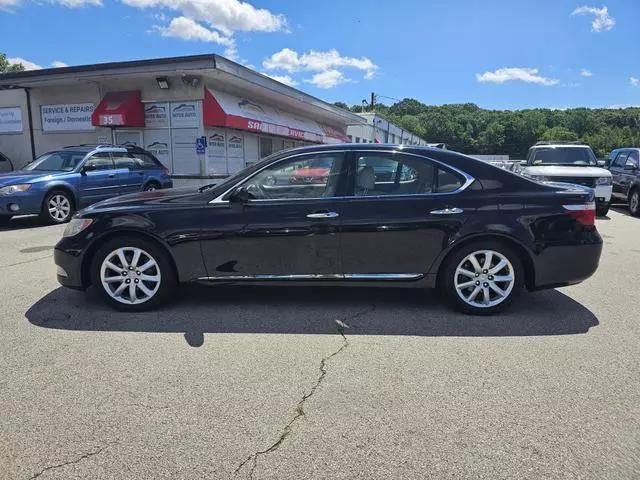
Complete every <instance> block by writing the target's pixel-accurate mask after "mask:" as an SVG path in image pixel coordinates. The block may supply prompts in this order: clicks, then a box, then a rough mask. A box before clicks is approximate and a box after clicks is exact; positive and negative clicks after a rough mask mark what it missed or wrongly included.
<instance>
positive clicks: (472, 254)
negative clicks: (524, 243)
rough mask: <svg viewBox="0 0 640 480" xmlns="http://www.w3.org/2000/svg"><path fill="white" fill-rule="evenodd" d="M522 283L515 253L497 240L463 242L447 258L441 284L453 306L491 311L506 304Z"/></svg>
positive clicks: (468, 310)
mask: <svg viewBox="0 0 640 480" xmlns="http://www.w3.org/2000/svg"><path fill="white" fill-rule="evenodd" d="M523 285H524V271H523V267H522V262H521V261H520V258H519V257H518V255H517V253H516V252H515V251H514V250H513V249H512V248H511V247H509V246H508V245H506V244H503V243H501V242H498V241H486V242H475V243H472V244H469V245H466V246H464V247H462V248H460V249H459V250H457V251H455V252H454V253H453V254H451V255H450V257H449V258H447V260H446V263H445V265H444V270H443V274H442V276H441V283H440V288H441V289H442V293H443V294H444V295H445V297H446V299H447V300H448V303H449V304H450V305H451V306H453V307H454V308H455V309H456V310H459V311H461V312H464V313H469V314H473V315H491V314H494V313H497V312H500V311H502V310H504V309H505V308H507V307H508V306H509V305H510V304H511V303H512V302H513V299H514V298H515V297H516V296H517V294H518V293H519V292H520V291H521V290H522V286H523Z"/></svg>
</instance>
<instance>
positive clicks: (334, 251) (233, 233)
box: [202, 152, 346, 280]
mask: <svg viewBox="0 0 640 480" xmlns="http://www.w3.org/2000/svg"><path fill="white" fill-rule="evenodd" d="M344 158H345V154H344V152H330V153H322V152H320V153H313V152H312V153H304V154H298V155H294V156H291V157H286V158H284V159H282V160H280V161H277V162H276V163H274V164H272V165H270V166H268V167H266V168H264V169H263V170H261V171H259V172H256V173H255V174H254V175H252V176H251V177H249V178H248V179H245V180H244V181H243V182H241V183H240V184H238V185H236V187H234V189H233V190H232V191H230V192H229V193H228V194H227V195H225V196H223V197H222V198H221V199H220V201H214V202H213V203H211V204H209V205H208V207H207V208H206V210H205V213H204V220H203V232H202V238H203V240H202V253H203V257H204V261H205V264H206V268H207V271H208V274H209V277H210V278H213V279H225V278H228V279H234V280H252V279H253V280H256V279H257V280H265V279H267V280H278V279H281V280H319V279H327V278H335V277H336V276H338V275H340V274H341V265H340V252H339V247H340V245H339V237H338V227H339V221H340V216H341V212H342V208H343V205H344V202H345V200H344V198H340V197H341V196H343V195H342V193H343V189H344V185H345V182H346V173H345V170H344V168H345V166H346V163H345V160H344ZM238 189H240V190H239V191H240V192H242V194H243V195H245V196H246V197H247V198H246V199H245V200H244V201H242V202H239V201H236V200H234V196H233V195H234V193H233V192H234V191H238Z"/></svg>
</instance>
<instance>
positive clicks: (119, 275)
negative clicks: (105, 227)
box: [91, 236, 177, 312]
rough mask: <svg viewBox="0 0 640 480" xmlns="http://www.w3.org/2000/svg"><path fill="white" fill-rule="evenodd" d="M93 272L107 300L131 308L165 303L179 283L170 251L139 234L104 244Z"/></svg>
mask: <svg viewBox="0 0 640 480" xmlns="http://www.w3.org/2000/svg"><path fill="white" fill-rule="evenodd" d="M91 275H92V283H93V285H95V286H96V287H97V288H98V290H99V291H100V293H101V295H102V297H103V299H104V300H105V301H106V303H108V304H109V305H111V306H112V307H114V308H116V309H118V310H124V311H130V312H139V311H145V310H151V309H153V308H155V307H157V306H159V305H161V304H162V303H164V302H165V301H166V300H167V299H168V298H169V296H170V295H171V294H172V292H173V291H174V290H175V287H176V284H177V279H176V275H175V272H174V269H173V265H172V263H171V261H170V259H169V256H168V254H167V253H166V252H165V251H164V250H163V249H162V248H161V247H159V246H157V245H156V244H155V243H153V242H151V241H149V240H146V239H144V238H138V237H136V236H124V237H119V238H115V239H112V240H109V241H107V242H106V243H105V244H104V245H103V246H102V247H100V249H99V250H98V251H97V252H96V255H95V256H94V258H93V262H92V266H91Z"/></svg>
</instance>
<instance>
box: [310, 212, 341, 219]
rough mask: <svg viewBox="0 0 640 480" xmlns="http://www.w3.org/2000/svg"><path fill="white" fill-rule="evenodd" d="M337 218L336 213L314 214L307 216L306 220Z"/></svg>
mask: <svg viewBox="0 0 640 480" xmlns="http://www.w3.org/2000/svg"><path fill="white" fill-rule="evenodd" d="M339 216H340V215H339V214H338V213H336V212H315V213H310V214H309V215H307V218H336V217H339Z"/></svg>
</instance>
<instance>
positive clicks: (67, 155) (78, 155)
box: [24, 150, 87, 172]
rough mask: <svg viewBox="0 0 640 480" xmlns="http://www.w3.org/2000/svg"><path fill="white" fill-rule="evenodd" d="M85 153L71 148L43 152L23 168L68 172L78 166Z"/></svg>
mask: <svg viewBox="0 0 640 480" xmlns="http://www.w3.org/2000/svg"><path fill="white" fill-rule="evenodd" d="M86 154H87V153H86V152H76V151H72V150H63V151H60V152H51V153H45V154H44V155H42V156H40V157H38V158H37V159H36V160H34V161H33V162H31V163H30V164H28V165H27V166H25V167H24V170H33V171H43V172H70V171H72V170H73V169H75V168H76V167H77V166H78V164H79V163H80V162H81V161H82V159H83V158H84V157H85V155H86Z"/></svg>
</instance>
